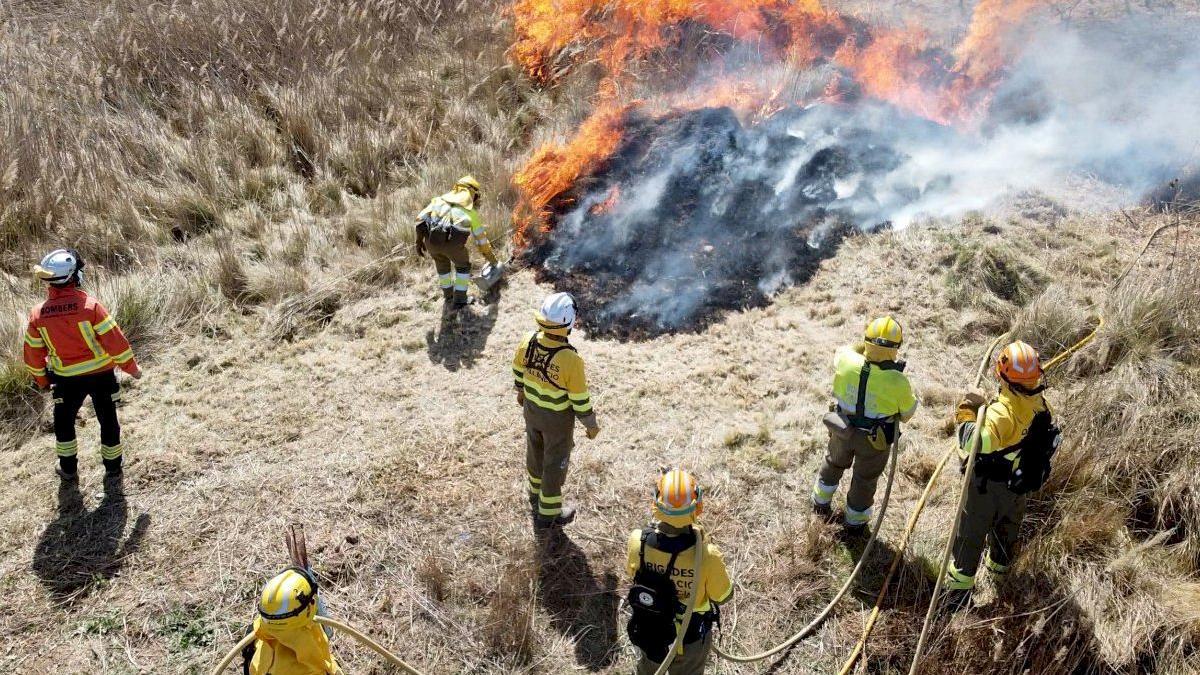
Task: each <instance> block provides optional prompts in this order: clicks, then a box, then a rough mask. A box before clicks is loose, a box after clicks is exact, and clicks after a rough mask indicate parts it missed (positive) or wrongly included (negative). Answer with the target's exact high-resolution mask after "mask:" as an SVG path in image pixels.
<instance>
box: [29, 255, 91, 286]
mask: <svg viewBox="0 0 1200 675" xmlns="http://www.w3.org/2000/svg"><path fill="white" fill-rule="evenodd" d="M82 269H83V259H82V258H80V257H79V253H77V252H76V251H74V250H71V249H66V248H60V249H57V250H54V251H51V252H49V253H47V254H46V257H45V258H42V262H41V263H39V264H37V265H34V266H33V274H34V276H36V277H37V278H39V279H41V280H42V281H45V282H47V283H49V284H52V285H55V286H58V285H61V284H65V283H67V282H69V281H71V280H72V279H76V280H77V281H79V282H80V283H82V282H83V273H82V272H81V271H80V270H82ZM76 275H78V278H76Z"/></svg>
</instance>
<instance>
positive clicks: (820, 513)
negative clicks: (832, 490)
mask: <svg viewBox="0 0 1200 675" xmlns="http://www.w3.org/2000/svg"><path fill="white" fill-rule="evenodd" d="M812 511H813V513H815V514H816V515H817V517H818V518H820V519H822V520H829V519H830V518H831V517H833V504H832V503H830V504H820V503H818V502H813V503H812Z"/></svg>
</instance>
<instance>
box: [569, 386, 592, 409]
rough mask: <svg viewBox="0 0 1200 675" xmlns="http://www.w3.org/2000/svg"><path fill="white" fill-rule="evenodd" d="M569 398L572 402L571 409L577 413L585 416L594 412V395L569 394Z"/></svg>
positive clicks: (584, 393) (586, 393)
mask: <svg viewBox="0 0 1200 675" xmlns="http://www.w3.org/2000/svg"><path fill="white" fill-rule="evenodd" d="M567 398H568V399H570V400H571V409H572V410H574V411H575V412H577V413H579V414H581V415H584V414H587V413H590V412H591V411H592V395H591V394H589V393H588V392H586V391H585V392H583V393H582V394H567Z"/></svg>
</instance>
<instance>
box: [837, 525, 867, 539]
mask: <svg viewBox="0 0 1200 675" xmlns="http://www.w3.org/2000/svg"><path fill="white" fill-rule="evenodd" d="M868 534H870V530H869V529H867V524H866V523H858V524H857V525H852V524H850V523H842V535H843V536H845V537H846V538H847V539H858V538H861V537H865V536H866V535H868Z"/></svg>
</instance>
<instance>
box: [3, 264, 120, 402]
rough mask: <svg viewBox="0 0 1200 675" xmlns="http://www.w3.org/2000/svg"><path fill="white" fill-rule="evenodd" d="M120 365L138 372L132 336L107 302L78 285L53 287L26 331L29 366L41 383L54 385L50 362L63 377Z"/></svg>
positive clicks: (30, 316)
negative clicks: (129, 337) (109, 310)
mask: <svg viewBox="0 0 1200 675" xmlns="http://www.w3.org/2000/svg"><path fill="white" fill-rule="evenodd" d="M117 366H119V367H120V368H121V370H124V371H125V372H127V373H129V374H131V375H133V374H135V373H137V372H138V365H137V361H135V360H134V358H133V349H131V348H130V346H129V341H128V340H126V339H125V334H124V333H122V332H121V327H120V326H118V325H117V322H116V320H115V319H114V318H113V317H111V316H109V315H108V311H107V310H105V309H104V305H101V304H100V303H99V302H97V301H96V299H95V298H93V297H91V296H89V295H88V294H87V293H86V292H85V291H84V290H83V289H81V288H79V287H77V286H69V287H66V288H60V287H57V286H51V287H50V297H49V298H47V299H46V301H45V302H43V303H41V304H40V305H38V306H37V307H34V308H33V312H31V313H30V315H29V328H27V329H26V330H25V367H26V368H28V369H29V372H30V373H31V374H32V375H33V377H34V379H35V380H37V383H38V385H39V386H41V387H46V386H49V383H50V381H49V380H48V379H47V377H46V368H47V367H49V368H50V372H52V373H54V374H55V375H57V376H59V377H74V376H77V375H90V374H92V373H102V372H104V371H106V370H112V369H113V368H114V367H117Z"/></svg>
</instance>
